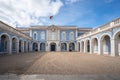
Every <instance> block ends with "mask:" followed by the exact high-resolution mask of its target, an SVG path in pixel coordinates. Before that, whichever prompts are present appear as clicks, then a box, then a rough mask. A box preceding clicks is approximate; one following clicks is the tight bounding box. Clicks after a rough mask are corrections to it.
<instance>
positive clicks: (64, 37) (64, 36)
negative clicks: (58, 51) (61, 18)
mask: <svg viewBox="0 0 120 80" xmlns="http://www.w3.org/2000/svg"><path fill="white" fill-rule="evenodd" d="M62 41H66V32H62Z"/></svg>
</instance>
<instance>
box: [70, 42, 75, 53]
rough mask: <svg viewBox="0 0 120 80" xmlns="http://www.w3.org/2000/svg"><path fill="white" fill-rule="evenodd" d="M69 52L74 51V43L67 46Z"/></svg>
mask: <svg viewBox="0 0 120 80" xmlns="http://www.w3.org/2000/svg"><path fill="white" fill-rule="evenodd" d="M69 51H75V44H74V43H70V44H69Z"/></svg>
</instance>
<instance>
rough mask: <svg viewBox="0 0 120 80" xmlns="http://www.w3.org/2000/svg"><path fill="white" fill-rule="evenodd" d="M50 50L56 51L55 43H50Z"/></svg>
mask: <svg viewBox="0 0 120 80" xmlns="http://www.w3.org/2000/svg"><path fill="white" fill-rule="evenodd" d="M51 51H56V44H55V43H51Z"/></svg>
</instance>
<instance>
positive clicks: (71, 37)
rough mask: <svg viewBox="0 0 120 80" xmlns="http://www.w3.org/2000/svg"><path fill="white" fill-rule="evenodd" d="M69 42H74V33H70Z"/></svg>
mask: <svg viewBox="0 0 120 80" xmlns="http://www.w3.org/2000/svg"><path fill="white" fill-rule="evenodd" d="M70 40H74V32H70Z"/></svg>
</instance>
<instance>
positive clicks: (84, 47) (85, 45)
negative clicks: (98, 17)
mask: <svg viewBox="0 0 120 80" xmlns="http://www.w3.org/2000/svg"><path fill="white" fill-rule="evenodd" d="M84 53H86V44H85V41H84Z"/></svg>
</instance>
